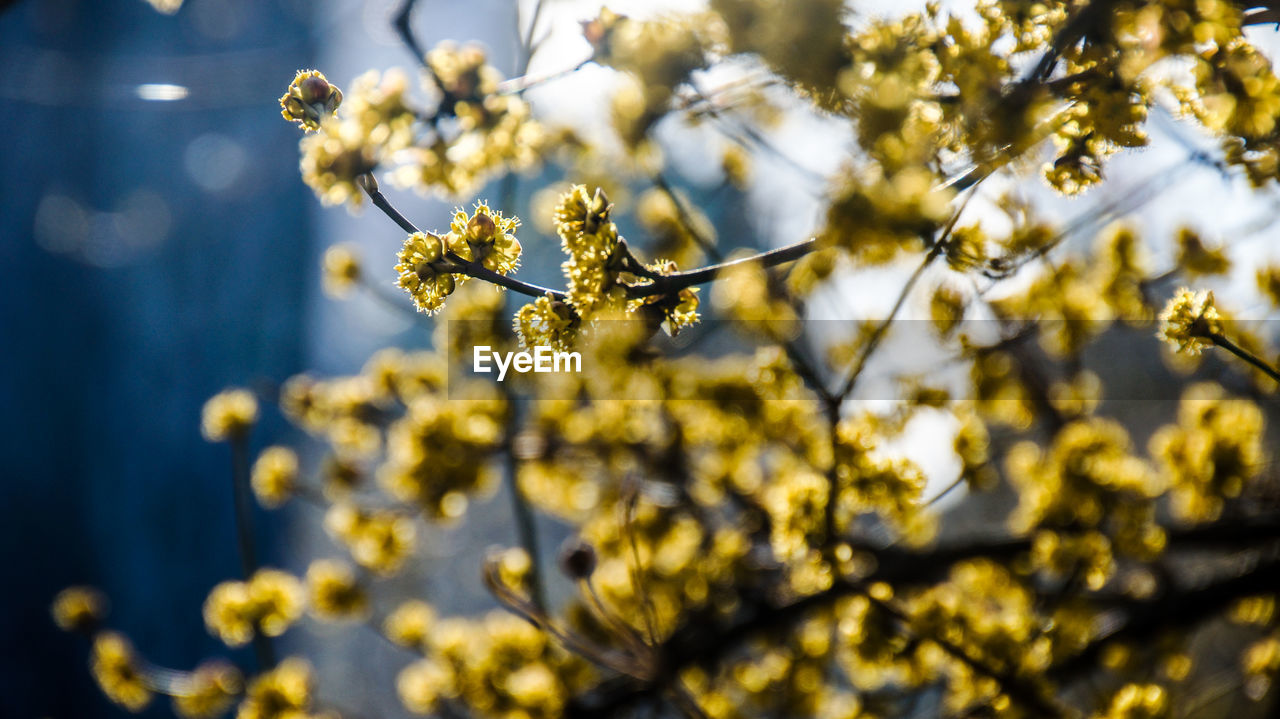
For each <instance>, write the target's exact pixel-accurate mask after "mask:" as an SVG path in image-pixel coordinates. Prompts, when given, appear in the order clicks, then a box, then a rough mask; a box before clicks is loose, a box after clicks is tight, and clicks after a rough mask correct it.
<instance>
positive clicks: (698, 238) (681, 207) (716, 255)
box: [653, 171, 724, 262]
mask: <svg viewBox="0 0 1280 719" xmlns="http://www.w3.org/2000/svg"><path fill="white" fill-rule="evenodd" d="M653 184H654V185H656V186H657V187H658V189H659V190H662V192H663V193H664V194H666V196H667V197H668V198H670V200H671V204H673V205H675V208H676V219H678V220H679V221H680V225H681V226H683V227H684V230H685V232H688V233H689V237H690V238H692V239H693V241H694V242H695V243H696V244H697V245H698V247H700V248H701V249H702V251H703V252H705V253H706V254H707V257H710V258H711V259H713V260H715V261H716V262H722V261H723V260H724V255H723V254H721V253H720V250H719V249H718V248H717V247H716V244H715V243H714V242H712V241H711V239H710V238H707V237H703V235H702V232H701V231H699V230H698V227H697V225H696V224H694V221H693V210H692V209H691V208H690V207H689V206H688V204H687V203H686V202H685V201H684V198H683V197H681V196H680V195H678V194H676V191H675V189H674V188H672V187H671V183H669V182H667V178H666V177H665V176H663V174H662V172H661V171H658V172H655V173H653Z"/></svg>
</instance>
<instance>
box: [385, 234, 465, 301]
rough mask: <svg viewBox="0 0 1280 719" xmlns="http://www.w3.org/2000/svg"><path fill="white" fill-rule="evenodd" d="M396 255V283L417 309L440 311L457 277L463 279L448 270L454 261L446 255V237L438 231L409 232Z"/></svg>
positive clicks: (451, 291)
mask: <svg viewBox="0 0 1280 719" xmlns="http://www.w3.org/2000/svg"><path fill="white" fill-rule="evenodd" d="M450 249H453V248H452V246H450ZM396 257H397V259H399V262H398V263H397V264H396V272H397V273H399V275H400V279H399V281H398V283H397V284H399V286H400V288H401V289H403V290H404V291H405V292H408V293H409V296H410V297H411V298H413V306H414V307H417V308H418V311H419V312H426V313H427V314H434V313H436V312H438V311H440V308H442V307H444V300H445V298H446V297H448V296H449V295H450V294H452V293H453V290H454V288H455V287H456V286H457V284H458V281H459V280H465V279H466V278H465V277H460V276H458V275H455V274H453V273H451V272H449V270H450V269H452V268H453V263H452V262H451V261H450V260H449V259H448V258H447V257H445V241H444V238H442V237H439V236H438V235H433V234H430V233H423V232H415V233H413V234H412V235H409V236H408V237H407V238H405V241H404V246H403V247H401V248H400V253H399V254H398V255H397V256H396Z"/></svg>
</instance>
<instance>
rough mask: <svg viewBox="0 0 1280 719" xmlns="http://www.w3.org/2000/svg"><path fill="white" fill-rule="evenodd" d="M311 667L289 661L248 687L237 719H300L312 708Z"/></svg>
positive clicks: (304, 663)
mask: <svg viewBox="0 0 1280 719" xmlns="http://www.w3.org/2000/svg"><path fill="white" fill-rule="evenodd" d="M312 691H313V681H312V677H311V665H310V664H308V663H307V662H306V661H305V660H303V659H299V658H297V657H289V658H288V659H285V660H284V661H282V662H280V663H279V664H277V665H276V667H275V668H274V669H271V670H268V671H265V672H263V673H262V674H259V675H258V676H257V678H255V679H254V680H253V681H252V682H250V683H249V689H248V691H246V692H245V697H244V700H243V701H241V702H240V708H239V710H238V711H237V712H236V719H302V718H303V717H306V716H307V711H308V710H309V709H310V708H311V698H312V696H311V695H312Z"/></svg>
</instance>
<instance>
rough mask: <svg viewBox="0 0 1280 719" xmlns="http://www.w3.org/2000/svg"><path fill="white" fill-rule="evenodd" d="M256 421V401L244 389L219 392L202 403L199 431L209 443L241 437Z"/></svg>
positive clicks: (250, 393)
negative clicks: (202, 409)
mask: <svg viewBox="0 0 1280 719" xmlns="http://www.w3.org/2000/svg"><path fill="white" fill-rule="evenodd" d="M257 420H258V400H257V399H255V398H254V396H253V393H252V392H250V391H249V390H246V389H229V390H226V391H224V392H219V393H218V394H215V395H214V396H212V397H210V398H209V401H208V402H205V403H204V411H203V414H202V416H201V423H200V429H201V432H202V433H203V434H204V438H205V439H207V440H209V441H210V442H222V441H225V440H228V439H236V438H239V437H243V436H244V435H245V434H247V433H248V431H249V428H251V427H252V426H253V423H254V422H256V421H257Z"/></svg>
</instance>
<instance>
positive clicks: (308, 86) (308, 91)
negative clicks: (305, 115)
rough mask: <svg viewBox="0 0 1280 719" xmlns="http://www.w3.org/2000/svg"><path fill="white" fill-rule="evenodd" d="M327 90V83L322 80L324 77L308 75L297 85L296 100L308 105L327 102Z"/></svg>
mask: <svg viewBox="0 0 1280 719" xmlns="http://www.w3.org/2000/svg"><path fill="white" fill-rule="evenodd" d="M329 89H330V88H329V81H328V80H326V79H325V78H324V75H310V76H308V77H307V78H305V79H304V80H303V81H302V82H300V83H298V91H299V96H298V99H299V100H302V101H303V102H305V103H306V104H308V105H314V104H315V103H317V102H321V103H323V102H327V101H328V100H329Z"/></svg>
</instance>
